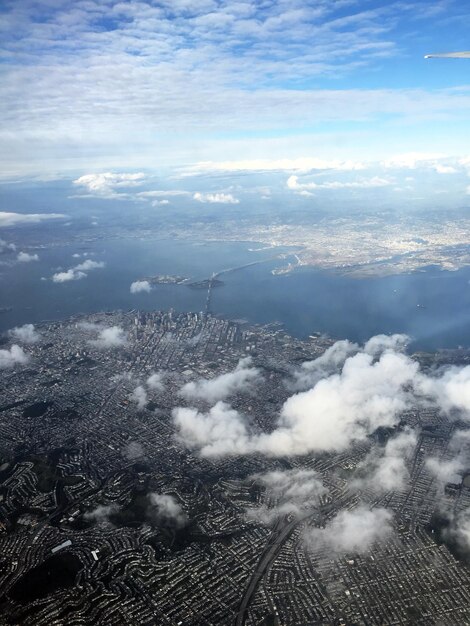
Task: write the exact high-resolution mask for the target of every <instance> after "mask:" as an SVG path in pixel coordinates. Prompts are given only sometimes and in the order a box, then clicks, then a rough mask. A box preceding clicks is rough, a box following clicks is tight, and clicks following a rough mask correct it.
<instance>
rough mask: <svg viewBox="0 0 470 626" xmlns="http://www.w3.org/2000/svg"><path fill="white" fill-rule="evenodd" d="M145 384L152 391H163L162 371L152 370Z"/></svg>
mask: <svg viewBox="0 0 470 626" xmlns="http://www.w3.org/2000/svg"><path fill="white" fill-rule="evenodd" d="M147 386H148V388H149V389H151V390H152V391H163V389H164V386H163V373H162V372H154V373H153V374H150V376H149V377H148V378H147Z"/></svg>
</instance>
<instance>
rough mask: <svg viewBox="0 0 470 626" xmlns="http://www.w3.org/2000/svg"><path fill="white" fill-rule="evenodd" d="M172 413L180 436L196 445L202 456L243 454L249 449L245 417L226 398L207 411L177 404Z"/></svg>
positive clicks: (188, 444)
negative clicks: (203, 411)
mask: <svg viewBox="0 0 470 626" xmlns="http://www.w3.org/2000/svg"><path fill="white" fill-rule="evenodd" d="M172 417H173V422H174V424H175V426H176V428H177V432H178V436H179V439H180V440H181V441H182V442H183V443H184V444H185V445H186V446H188V447H190V448H196V449H198V450H199V451H200V454H201V456H208V457H211V456H214V457H215V456H224V455H236V454H246V453H247V451H249V450H250V447H251V446H250V437H249V432H248V429H247V427H246V424H245V421H244V420H243V418H242V417H241V416H240V415H239V413H238V412H237V411H235V410H234V409H232V408H231V407H230V406H229V405H228V404H226V403H225V402H217V404H216V405H215V406H213V407H212V408H211V409H210V411H209V412H208V413H200V412H199V411H197V410H196V409H192V408H183V407H178V408H176V409H173V411H172Z"/></svg>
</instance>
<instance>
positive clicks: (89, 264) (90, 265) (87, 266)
mask: <svg viewBox="0 0 470 626" xmlns="http://www.w3.org/2000/svg"><path fill="white" fill-rule="evenodd" d="M104 266H105V263H104V261H92V260H91V259H87V260H86V261H83V263H79V264H78V265H76V266H75V267H74V268H73V269H74V271H75V272H77V271H78V272H87V271H89V270H96V269H101V268H103V267H104Z"/></svg>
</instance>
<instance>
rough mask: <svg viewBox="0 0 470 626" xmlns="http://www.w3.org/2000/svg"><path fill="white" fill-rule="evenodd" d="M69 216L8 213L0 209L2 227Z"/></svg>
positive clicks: (60, 214) (0, 225)
mask: <svg viewBox="0 0 470 626" xmlns="http://www.w3.org/2000/svg"><path fill="white" fill-rule="evenodd" d="M65 217H67V216H66V215H63V214H62V213H7V212H5V211H0V228H2V227H6V226H18V225H19V224H39V222H46V221H49V220H58V219H63V218H65Z"/></svg>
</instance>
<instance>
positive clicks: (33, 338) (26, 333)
mask: <svg viewBox="0 0 470 626" xmlns="http://www.w3.org/2000/svg"><path fill="white" fill-rule="evenodd" d="M8 334H9V335H10V337H13V338H14V339H16V340H17V341H21V342H23V343H37V342H38V341H39V340H40V339H41V335H40V334H39V333H38V332H37V330H36V329H35V328H34V325H33V324H24V325H23V326H16V327H15V328H12V329H11V330H9V331H8Z"/></svg>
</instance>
